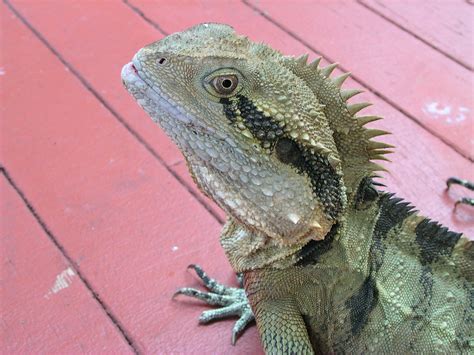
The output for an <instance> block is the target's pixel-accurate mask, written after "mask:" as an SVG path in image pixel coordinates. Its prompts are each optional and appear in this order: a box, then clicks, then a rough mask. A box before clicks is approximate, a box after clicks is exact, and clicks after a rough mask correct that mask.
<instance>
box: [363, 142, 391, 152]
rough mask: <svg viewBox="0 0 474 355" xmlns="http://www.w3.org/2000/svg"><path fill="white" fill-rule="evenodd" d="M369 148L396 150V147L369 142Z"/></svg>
mask: <svg viewBox="0 0 474 355" xmlns="http://www.w3.org/2000/svg"><path fill="white" fill-rule="evenodd" d="M367 148H369V149H370V150H374V149H386V148H395V146H393V145H391V144H387V143H383V142H376V141H369V143H368V144H367Z"/></svg>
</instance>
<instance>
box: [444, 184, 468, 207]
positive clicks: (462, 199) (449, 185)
mask: <svg viewBox="0 0 474 355" xmlns="http://www.w3.org/2000/svg"><path fill="white" fill-rule="evenodd" d="M451 185H461V186H464V187H465V188H466V189H468V190H471V191H474V183H472V182H471V181H468V180H463V179H458V178H456V177H450V178H449V179H448V180H447V181H446V186H447V190H449V188H450V187H451ZM459 204H464V205H469V206H474V198H470V197H463V198H461V199H460V200H458V201H456V204H455V205H454V208H455V209H456V207H457V206H458V205H459Z"/></svg>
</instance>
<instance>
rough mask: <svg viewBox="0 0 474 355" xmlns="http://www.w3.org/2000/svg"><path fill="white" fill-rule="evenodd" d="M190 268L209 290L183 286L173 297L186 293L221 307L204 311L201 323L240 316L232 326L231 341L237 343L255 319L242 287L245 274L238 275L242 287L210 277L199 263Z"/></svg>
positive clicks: (200, 319) (233, 343) (200, 318)
mask: <svg viewBox="0 0 474 355" xmlns="http://www.w3.org/2000/svg"><path fill="white" fill-rule="evenodd" d="M188 268H190V269H193V270H194V271H195V272H196V274H197V275H198V277H199V278H200V279H201V281H202V283H203V285H204V287H206V289H208V290H209V292H203V291H200V290H197V289H195V288H191V287H183V288H180V289H178V290H177V291H176V292H175V293H174V295H173V298H174V297H175V296H177V295H185V296H188V297H193V298H197V299H199V300H201V301H203V302H206V303H207V304H209V305H213V306H220V307H221V308H217V309H212V310H208V311H204V312H202V313H201V315H200V317H199V323H201V324H206V323H209V322H212V321H214V320H220V319H224V318H228V317H231V316H237V317H239V319H238V320H237V321H236V322H235V324H234V327H233V328H232V338H231V343H232V345H235V343H236V341H237V338H238V336H239V335H240V334H241V333H242V332H243V331H244V330H245V328H246V327H247V326H248V325H249V324H250V323H251V322H252V321H254V320H255V318H254V315H253V313H252V309H251V308H250V304H249V301H248V299H247V295H246V294H245V290H244V289H243V288H242V285H243V275H242V274H238V275H237V279H238V282H239V284H240V286H241V287H240V288H237V287H229V286H225V285H223V284H221V283H219V282H218V281H216V280H215V279H213V278H210V277H209V276H208V275H207V274H206V273H205V272H204V270H203V269H202V268H201V267H200V266H199V265H195V264H191V265H189V266H188Z"/></svg>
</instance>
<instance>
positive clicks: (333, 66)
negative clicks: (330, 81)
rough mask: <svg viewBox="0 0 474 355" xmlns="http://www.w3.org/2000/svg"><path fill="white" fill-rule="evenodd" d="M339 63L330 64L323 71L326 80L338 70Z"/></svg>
mask: <svg viewBox="0 0 474 355" xmlns="http://www.w3.org/2000/svg"><path fill="white" fill-rule="evenodd" d="M338 64H339V63H333V64H329V65H328V66H327V67H325V68H322V69H321V74H322V75H324V76H325V77H326V78H328V77H329V75H331V73H332V72H333V71H334V69H336V67H337V66H338Z"/></svg>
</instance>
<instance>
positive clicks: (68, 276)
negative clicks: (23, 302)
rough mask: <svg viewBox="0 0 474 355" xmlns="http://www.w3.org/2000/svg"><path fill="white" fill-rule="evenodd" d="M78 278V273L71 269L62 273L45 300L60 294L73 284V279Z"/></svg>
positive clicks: (57, 277)
mask: <svg viewBox="0 0 474 355" xmlns="http://www.w3.org/2000/svg"><path fill="white" fill-rule="evenodd" d="M74 276H76V273H75V272H74V270H73V269H72V268H71V267H68V268H67V269H66V270H64V271H62V272H61V273H60V274H59V275H57V276H56V281H55V282H54V285H53V287H51V289H50V290H49V292H48V293H47V294H46V295H44V297H45V298H49V297H50V296H51V295H53V294H55V293H58V292H59V291H61V290H63V289H65V288H68V287H69V286H70V285H71V283H72V278H73V277H74Z"/></svg>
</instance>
